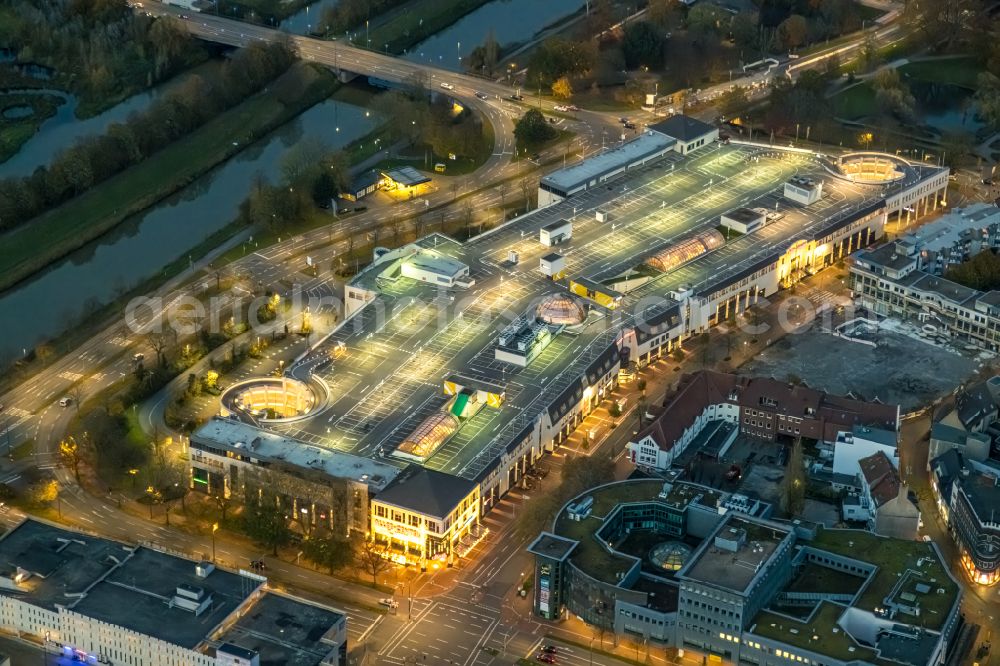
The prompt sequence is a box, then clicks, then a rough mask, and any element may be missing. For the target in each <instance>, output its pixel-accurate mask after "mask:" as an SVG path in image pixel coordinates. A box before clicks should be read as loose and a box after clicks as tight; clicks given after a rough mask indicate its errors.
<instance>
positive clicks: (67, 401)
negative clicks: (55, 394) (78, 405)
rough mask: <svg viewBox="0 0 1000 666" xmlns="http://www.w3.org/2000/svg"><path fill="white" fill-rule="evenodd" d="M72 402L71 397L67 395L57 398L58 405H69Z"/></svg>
mask: <svg viewBox="0 0 1000 666" xmlns="http://www.w3.org/2000/svg"><path fill="white" fill-rule="evenodd" d="M72 404H73V398H70V397H69V396H67V397H65V398H60V399H59V406H60V407H69V406H70V405H72Z"/></svg>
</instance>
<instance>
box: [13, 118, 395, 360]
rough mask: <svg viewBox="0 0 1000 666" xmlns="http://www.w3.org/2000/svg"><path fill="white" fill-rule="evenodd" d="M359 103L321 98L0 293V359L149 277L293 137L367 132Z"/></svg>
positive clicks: (221, 215) (226, 216) (227, 211)
mask: <svg viewBox="0 0 1000 666" xmlns="http://www.w3.org/2000/svg"><path fill="white" fill-rule="evenodd" d="M377 122H378V121H377V119H376V118H375V117H374V116H372V117H368V116H366V112H365V109H363V108H361V107H358V106H353V105H350V104H345V103H343V102H338V101H335V100H327V101H325V102H323V103H321V104H318V105H316V106H314V107H312V108H311V109H309V110H308V111H306V112H305V113H303V114H302V115H300V116H299V117H298V118H296V119H295V120H293V121H292V122H290V123H288V124H286V125H284V126H283V127H282V128H281V129H279V130H278V131H276V132H274V133H273V134H271V135H269V136H268V137H267V138H265V139H262V140H261V141H258V142H257V143H255V144H254V145H252V146H249V147H248V148H247V149H246V150H244V151H243V152H241V153H240V154H239V155H237V156H235V157H233V158H232V159H230V160H229V161H227V162H226V163H225V164H224V165H222V166H220V167H218V168H217V169H215V170H214V171H212V172H210V173H208V174H207V175H205V176H203V177H202V178H200V179H198V180H197V181H195V182H194V183H192V184H191V185H189V186H187V187H185V188H184V189H183V190H181V191H179V192H178V193H176V194H174V195H173V196H171V197H169V198H168V199H166V200H164V201H163V202H161V203H160V204H159V205H157V206H155V207H153V208H151V209H149V210H147V211H146V212H144V213H142V214H140V215H137V216H135V217H133V218H132V219H130V220H127V221H126V222H124V223H123V224H121V225H119V226H118V227H116V229H115V230H114V231H113V232H111V233H109V234H107V235H105V236H103V237H101V238H100V239H99V240H97V241H95V242H93V243H90V244H88V245H87V246H86V247H84V248H81V249H80V250H78V251H76V252H74V253H73V254H72V255H70V256H68V257H66V258H65V259H63V260H62V261H59V262H57V263H56V264H54V265H53V266H52V267H51V268H49V269H48V270H46V271H45V272H43V273H40V274H39V275H37V276H36V277H34V278H33V279H31V280H29V281H28V282H25V283H22V284H21V285H20V286H18V287H16V288H15V289H13V290H11V291H9V292H7V293H5V294H3V295H2V296H0V331H4V335H2V336H0V358H9V357H12V356H15V355H19V354H20V353H21V350H22V349H23V348H30V347H31V346H33V345H34V344H35V343H36V342H38V341H39V340H41V339H46V338H51V337H54V336H56V335H58V334H59V333H61V332H63V331H64V330H66V329H67V328H70V327H71V326H73V324H74V323H76V322H77V321H79V320H80V318H81V316H83V315H84V314H85V312H86V311H87V310H88V309H89V308H90V307H91V306H92V304H94V303H103V302H107V301H109V300H111V299H112V298H114V297H115V296H116V294H117V293H120V292H121V291H122V290H124V289H127V288H129V287H132V286H134V285H136V284H138V283H139V282H141V281H142V280H144V279H146V278H149V277H150V276H151V275H155V274H156V273H157V272H158V271H159V270H160V269H161V268H162V267H163V266H165V265H167V264H168V263H170V262H172V261H174V260H175V259H177V258H178V257H182V256H184V254H185V253H186V252H187V251H188V250H189V249H190V248H192V247H194V246H195V245H197V244H198V243H200V242H201V241H202V240H204V239H205V238H207V237H208V236H209V235H211V234H212V233H213V232H214V231H216V230H218V229H220V228H222V227H223V226H225V225H226V224H228V223H229V222H230V221H232V220H233V219H234V218H235V217H236V214H237V212H238V209H239V205H240V203H241V202H242V201H243V200H244V199H245V198H246V197H247V195H248V194H249V192H250V187H251V184H252V182H253V180H254V176H255V175H256V174H258V173H260V174H262V175H264V176H265V177H268V178H270V179H271V180H272V181H274V180H276V179H277V178H278V177H279V176H280V168H281V161H282V156H283V155H284V154H285V152H286V151H287V150H288V149H289V148H291V147H292V146H293V145H295V144H296V143H298V142H299V141H311V142H313V141H323V142H325V143H326V144H328V145H329V146H331V147H333V148H339V147H342V146H344V145H346V144H347V143H349V142H351V141H353V140H355V139H358V138H360V137H362V136H364V135H365V134H367V133H369V132H370V131H371V130H373V129H374V128H375V126H376V124H377Z"/></svg>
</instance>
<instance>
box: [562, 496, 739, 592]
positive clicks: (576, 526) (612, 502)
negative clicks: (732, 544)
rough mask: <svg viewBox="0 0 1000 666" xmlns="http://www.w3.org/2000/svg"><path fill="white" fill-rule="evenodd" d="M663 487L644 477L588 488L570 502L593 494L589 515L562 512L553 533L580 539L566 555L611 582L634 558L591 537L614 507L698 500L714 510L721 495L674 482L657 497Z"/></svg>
mask: <svg viewBox="0 0 1000 666" xmlns="http://www.w3.org/2000/svg"><path fill="white" fill-rule="evenodd" d="M663 488H664V484H663V481H661V480H659V479H644V480H638V481H623V482H619V483H612V484H608V485H605V486H601V487H598V488H595V489H592V490H591V491H588V492H586V493H584V494H583V495H580V496H579V497H578V498H574V499H573V501H572V502H571V503H573V502H576V501H578V500H579V499H582V498H583V497H587V496H591V497H593V498H594V505H593V507H592V509H591V514H590V516H588V517H587V518H584V519H583V520H580V521H575V520H571V519H570V518H569V515H568V513H567V512H566V511H563V512H561V513H560V514H559V515H558V516H557V517H556V520H555V526H554V529H553V532H555V533H556V534H557V535H559V536H561V537H564V538H566V539H574V540H576V541H579V542H580V543H579V545H577V547H576V548H575V549H574V550H573V552H572V554H571V555H570V557H569V559H570V561H571V562H573V564H575V565H576V566H577V567H578V568H579V569H581V570H582V571H584V572H586V573H587V574H588V575H590V576H592V577H593V578H595V579H597V580H602V581H605V582H614V581H615V580H617V574H619V573H621V572H624V571H628V570H629V569H630V568H631V567H632V566H633V565H634V563H635V558H633V557H631V556H628V555H623V554H619V553H615V552H610V551H609V550H608V549H607V548H606V547H605V545H604V544H602V543H600V542H599V541H598V539H597V537H596V536H595V533H596V532H597V531H598V530H599V529H600V527H601V525H602V524H603V523H604V520H605V519H606V518H607V517H608V516H609V515H610V514H611V513H612V512H613V511H614V509H615V507H617V506H619V505H620V504H629V503H632V502H660V503H663V504H669V505H672V506H676V507H685V506H687V505H688V504H691V503H698V504H701V505H703V506H706V507H710V508H711V509H712V510H714V509H715V507H716V505H717V503H718V500H719V498H720V497H721V494H720V493H718V492H715V491H713V490H711V489H710V488H704V487H702V486H696V485H694V484H687V483H674V484H673V485H672V487H671V488H669V489H668V492H667V496H666V497H665V498H660V497H659V495H660V493H662V492H663Z"/></svg>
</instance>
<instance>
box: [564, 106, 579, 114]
mask: <svg viewBox="0 0 1000 666" xmlns="http://www.w3.org/2000/svg"><path fill="white" fill-rule="evenodd" d="M566 108H567V109H568V110H570V111H573V112H576V111H579V110H580V107H578V106H577V105H576V104H570V105H569V106H567V107H566Z"/></svg>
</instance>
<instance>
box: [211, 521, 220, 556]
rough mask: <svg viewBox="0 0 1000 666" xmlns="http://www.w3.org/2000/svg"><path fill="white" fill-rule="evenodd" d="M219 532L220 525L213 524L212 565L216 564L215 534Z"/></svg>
mask: <svg viewBox="0 0 1000 666" xmlns="http://www.w3.org/2000/svg"><path fill="white" fill-rule="evenodd" d="M218 531H219V523H212V564H215V533H216V532H218Z"/></svg>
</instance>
